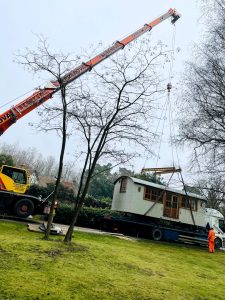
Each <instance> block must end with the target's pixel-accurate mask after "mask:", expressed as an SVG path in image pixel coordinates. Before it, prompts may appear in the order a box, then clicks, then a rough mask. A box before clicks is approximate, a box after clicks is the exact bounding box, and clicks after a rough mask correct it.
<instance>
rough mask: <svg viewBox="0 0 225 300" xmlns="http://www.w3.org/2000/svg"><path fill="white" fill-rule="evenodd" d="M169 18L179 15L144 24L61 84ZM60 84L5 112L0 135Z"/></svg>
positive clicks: (173, 12)
mask: <svg viewBox="0 0 225 300" xmlns="http://www.w3.org/2000/svg"><path fill="white" fill-rule="evenodd" d="M170 17H171V18H172V20H171V23H172V24H174V23H175V22H176V21H177V20H178V19H179V18H180V15H179V14H178V13H177V12H176V10H175V9H169V11H168V12H167V13H165V14H164V15H162V16H160V17H159V18H157V19H155V20H154V21H152V22H150V23H148V24H145V25H144V26H143V27H142V28H140V29H139V30H137V31H135V32H134V33H132V34H131V35H129V36H127V37H126V38H124V39H122V40H121V41H116V42H115V43H114V45H113V46H111V47H109V48H108V49H106V50H104V51H103V52H102V53H100V54H99V55H97V56H95V57H94V58H92V59H91V60H89V61H87V62H85V63H82V64H81V65H80V66H78V67H76V68H75V69H73V70H72V71H70V72H69V73H67V74H66V75H64V77H63V78H62V84H63V85H64V86H66V85H67V84H69V83H70V82H72V81H73V80H75V79H77V78H78V77H80V76H81V75H83V74H84V73H86V72H87V71H91V69H92V68H93V67H95V66H96V65H97V64H99V63H100V62H102V61H103V60H105V59H106V58H108V57H110V56H111V55H113V54H114V53H116V52H117V51H119V50H120V49H123V48H124V47H125V46H126V45H127V44H129V43H130V42H132V41H134V40H136V39H137V38H138V37H139V36H141V35H143V34H144V33H145V32H147V31H149V30H151V29H152V28H153V27H154V26H156V25H158V24H160V23H161V22H162V21H164V20H166V19H168V18H170ZM62 84H61V85H60V84H59V82H58V81H51V82H49V83H48V84H47V85H46V86H45V87H44V88H43V89H39V90H37V91H36V92H34V93H33V94H32V95H31V96H29V97H28V98H26V99H24V100H23V101H21V102H20V103H18V104H16V105H15V106H12V107H11V108H10V109H8V110H7V111H6V112H4V113H3V114H1V115H0V135H1V134H3V133H4V132H5V130H6V129H8V128H9V127H10V126H11V125H12V124H13V123H15V122H16V121H17V120H19V119H20V118H22V117H23V116H25V115H26V114H27V113H29V112H30V111H32V110H33V109H35V108H36V107H38V106H39V105H41V104H43V103H44V102H45V101H47V100H49V99H50V98H52V96H53V94H55V93H56V92H58V91H59V90H60V88H61V86H62Z"/></svg>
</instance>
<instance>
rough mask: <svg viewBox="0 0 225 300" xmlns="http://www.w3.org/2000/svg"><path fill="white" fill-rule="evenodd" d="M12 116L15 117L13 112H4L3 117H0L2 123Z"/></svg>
mask: <svg viewBox="0 0 225 300" xmlns="http://www.w3.org/2000/svg"><path fill="white" fill-rule="evenodd" d="M11 117H13V114H12V113H6V114H4V115H3V116H2V117H0V124H1V123H4V122H5V121H7V120H8V119H10V118H11Z"/></svg>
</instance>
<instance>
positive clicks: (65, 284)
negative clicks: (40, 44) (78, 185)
mask: <svg viewBox="0 0 225 300" xmlns="http://www.w3.org/2000/svg"><path fill="white" fill-rule="evenodd" d="M61 241H62V237H52V239H51V241H44V240H42V235H41V234H38V233H31V232H28V231H27V228H26V226H25V225H20V224H15V223H8V222H4V221H0V299H1V300H3V299H4V300H6V299H9V300H13V299H21V300H31V299H36V300H37V299H40V300H44V299H57V300H63V299H85V300H89V299H90V300H94V299H112V300H117V299H118V300H119V299H121V300H122V299H123V300H126V299H135V300H145V299H166V300H170V299H173V300H177V299H182V300H183V299H196V300H203V299H210V300H212V299H217V300H219V299H221V300H224V299H225V289H224V286H225V284H224V283H225V253H223V252H219V251H218V252H216V253H215V254H210V253H208V252H207V249H206V248H197V247H191V246H185V245H177V244H168V243H157V242H153V241H128V240H122V239H118V238H116V237H111V236H102V235H95V234H86V233H77V232H76V233H75V236H74V241H73V244H72V245H71V246H68V245H64V244H63V243H62V242H61Z"/></svg>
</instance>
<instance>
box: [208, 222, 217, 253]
mask: <svg viewBox="0 0 225 300" xmlns="http://www.w3.org/2000/svg"><path fill="white" fill-rule="evenodd" d="M215 238H216V237H215V231H214V230H213V228H212V227H211V228H210V229H209V233H208V242H209V252H210V253H214V252H215V249H214V241H215Z"/></svg>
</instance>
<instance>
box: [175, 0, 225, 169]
mask: <svg viewBox="0 0 225 300" xmlns="http://www.w3.org/2000/svg"><path fill="white" fill-rule="evenodd" d="M212 2H213V5H214V6H215V7H216V9H215V10H214V11H213V12H214V22H211V23H210V27H209V28H208V30H207V33H206V35H205V40H204V42H203V43H202V44H201V45H200V46H198V47H196V50H195V56H194V61H193V62H190V63H188V65H187V68H186V72H185V78H184V89H183V92H182V107H181V108H180V111H181V120H180V138H181V140H183V141H186V142H189V143H191V144H193V145H194V154H195V158H197V159H198V161H200V163H202V164H201V166H203V167H204V169H206V170H208V171H210V172H211V171H216V170H217V171H223V172H224V167H225V159H224V157H225V156H224V155H225V27H224V23H225V1H224V0H218V1H211V3H212ZM211 13H212V12H211ZM201 158H203V159H201ZM195 162H196V160H195Z"/></svg>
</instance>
